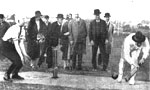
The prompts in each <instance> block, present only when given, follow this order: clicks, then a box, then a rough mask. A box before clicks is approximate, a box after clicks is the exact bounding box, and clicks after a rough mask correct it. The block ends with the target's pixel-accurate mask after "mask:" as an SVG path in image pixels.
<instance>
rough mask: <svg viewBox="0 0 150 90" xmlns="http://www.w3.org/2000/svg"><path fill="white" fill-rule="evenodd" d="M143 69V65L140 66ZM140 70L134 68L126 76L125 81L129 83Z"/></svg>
mask: <svg viewBox="0 0 150 90" xmlns="http://www.w3.org/2000/svg"><path fill="white" fill-rule="evenodd" d="M140 67H141V64H139V68H140ZM139 68H138V67H134V68H133V69H132V70H131V72H130V73H128V74H127V75H126V76H125V78H124V79H125V81H126V82H128V81H129V80H130V79H131V77H132V76H133V75H134V74H135V73H136V72H137V71H138V70H139Z"/></svg>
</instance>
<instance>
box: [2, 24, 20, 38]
mask: <svg viewBox="0 0 150 90" xmlns="http://www.w3.org/2000/svg"><path fill="white" fill-rule="evenodd" d="M19 32H20V27H19V26H17V25H14V26H12V27H10V28H9V29H8V30H7V32H6V33H5V34H4V36H3V38H2V39H3V40H4V41H7V40H9V39H13V40H18V34H19Z"/></svg>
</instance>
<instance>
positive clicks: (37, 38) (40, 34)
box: [27, 11, 46, 64]
mask: <svg viewBox="0 0 150 90" xmlns="http://www.w3.org/2000/svg"><path fill="white" fill-rule="evenodd" d="M41 16H42V15H41V12H40V11H36V12H35V16H34V17H32V18H31V19H30V22H29V25H28V28H27V41H28V43H27V52H28V54H29V56H30V57H31V59H32V60H33V61H36V60H37V59H38V58H40V54H41V52H42V51H41V50H40V45H41V43H42V42H41V41H42V39H43V38H44V37H45V32H46V25H45V23H44V22H43V21H42V19H41ZM33 64H34V63H33Z"/></svg>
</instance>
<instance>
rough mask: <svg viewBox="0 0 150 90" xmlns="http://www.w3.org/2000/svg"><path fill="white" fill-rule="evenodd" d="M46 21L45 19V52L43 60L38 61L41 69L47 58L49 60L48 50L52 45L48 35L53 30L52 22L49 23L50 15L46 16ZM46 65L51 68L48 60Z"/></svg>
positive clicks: (42, 56) (42, 55)
mask: <svg viewBox="0 0 150 90" xmlns="http://www.w3.org/2000/svg"><path fill="white" fill-rule="evenodd" d="M44 19H45V20H44V22H45V25H46V31H45V42H44V43H43V44H44V47H43V52H42V54H41V58H40V59H39V61H38V66H39V67H40V66H41V64H42V63H43V62H44V60H45V58H47V49H48V47H49V45H50V40H49V39H48V34H49V33H50V30H51V22H49V16H48V15H45V16H44ZM46 63H47V65H48V66H50V65H49V60H48V59H46Z"/></svg>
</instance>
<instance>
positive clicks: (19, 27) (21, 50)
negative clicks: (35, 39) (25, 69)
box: [2, 20, 30, 81]
mask: <svg viewBox="0 0 150 90" xmlns="http://www.w3.org/2000/svg"><path fill="white" fill-rule="evenodd" d="M23 29H24V21H23V20H20V21H19V22H18V23H17V24H16V25H13V26H11V27H10V28H9V29H8V30H7V32H6V33H5V34H4V36H3V37H2V47H3V48H2V55H3V56H5V57H7V58H8V59H9V60H10V61H11V62H12V64H11V66H10V67H9V68H8V70H7V71H6V73H5V75H4V80H5V81H12V79H17V80H23V79H24V78H23V77H21V76H19V74H18V72H19V71H20V69H21V68H22V66H23V64H24V63H25V61H26V60H29V59H30V57H29V56H28V55H27V53H26V51H25V47H24V40H25V38H24V35H25V31H24V30H23ZM11 74H12V77H10V75H11Z"/></svg>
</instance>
